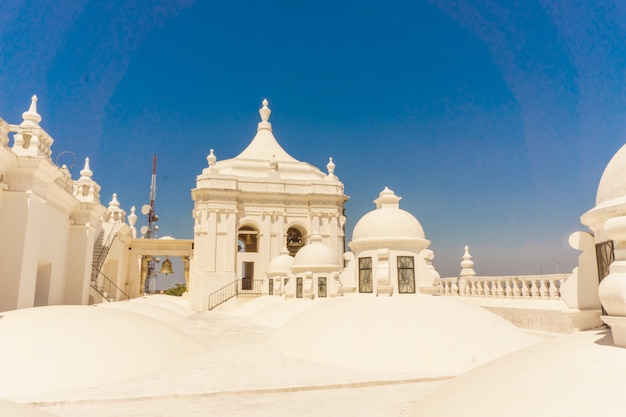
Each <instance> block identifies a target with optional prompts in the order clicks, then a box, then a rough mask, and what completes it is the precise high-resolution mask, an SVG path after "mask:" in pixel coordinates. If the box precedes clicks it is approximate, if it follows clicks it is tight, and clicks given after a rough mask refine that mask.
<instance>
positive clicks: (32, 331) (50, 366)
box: [0, 303, 202, 398]
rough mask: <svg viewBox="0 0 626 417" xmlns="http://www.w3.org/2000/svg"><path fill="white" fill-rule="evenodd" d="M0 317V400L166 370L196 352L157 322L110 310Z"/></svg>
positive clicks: (30, 311) (195, 345)
mask: <svg viewBox="0 0 626 417" xmlns="http://www.w3.org/2000/svg"><path fill="white" fill-rule="evenodd" d="M127 304H128V306H132V305H133V304H134V303H127ZM141 310H142V312H145V311H144V310H145V309H143V308H142V309H141ZM151 314H152V312H151ZM2 316H3V317H2V318H0V340H2V343H0V369H1V370H2V378H0V397H9V398H16V397H19V396H22V395H24V396H30V395H32V394H34V393H38V392H42V393H43V392H51V391H55V390H66V389H74V388H79V387H81V388H84V387H89V386H97V385H100V384H105V383H110V382H115V381H118V380H123V379H128V378H131V377H136V376H137V375H141V374H146V373H150V372H155V371H161V370H164V369H167V368H169V367H171V366H174V365H176V364H177V362H180V361H184V360H187V359H189V358H192V357H194V356H195V355H196V354H198V353H200V352H201V350H202V346H201V345H200V343H199V342H197V341H196V340H194V339H193V338H192V337H190V336H189V335H187V334H186V333H183V332H182V331H180V330H178V329H176V328H174V327H171V326H169V325H167V324H165V323H164V322H162V321H159V320H155V319H154V318H149V317H146V316H145V315H143V314H136V313H133V312H129V311H122V310H117V309H113V308H101V307H95V306H91V307H87V306H50V307H37V308H27V309H21V310H15V311H10V312H6V313H2Z"/></svg>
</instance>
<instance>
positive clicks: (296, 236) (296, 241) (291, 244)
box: [286, 227, 304, 256]
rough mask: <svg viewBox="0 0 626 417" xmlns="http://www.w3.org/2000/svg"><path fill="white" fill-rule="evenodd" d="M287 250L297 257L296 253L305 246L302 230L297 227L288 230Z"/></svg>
mask: <svg viewBox="0 0 626 417" xmlns="http://www.w3.org/2000/svg"><path fill="white" fill-rule="evenodd" d="M286 246H287V250H288V251H289V255H291V256H296V253H298V251H299V250H300V248H302V246H304V241H303V239H302V232H301V231H300V229H297V228H295V227H290V228H289V229H288V230H287V241H286Z"/></svg>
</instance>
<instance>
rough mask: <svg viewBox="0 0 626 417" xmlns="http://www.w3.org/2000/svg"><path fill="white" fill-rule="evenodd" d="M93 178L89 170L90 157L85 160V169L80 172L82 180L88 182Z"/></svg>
mask: <svg viewBox="0 0 626 417" xmlns="http://www.w3.org/2000/svg"><path fill="white" fill-rule="evenodd" d="M92 176H93V172H92V171H91V169H90V168H89V157H87V158H85V167H84V168H83V169H81V171H80V179H81V180H88V179H90V178H91V177H92Z"/></svg>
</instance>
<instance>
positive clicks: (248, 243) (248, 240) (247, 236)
mask: <svg viewBox="0 0 626 417" xmlns="http://www.w3.org/2000/svg"><path fill="white" fill-rule="evenodd" d="M246 245H252V238H251V237H250V233H248V234H247V235H246Z"/></svg>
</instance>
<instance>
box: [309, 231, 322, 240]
mask: <svg viewBox="0 0 626 417" xmlns="http://www.w3.org/2000/svg"><path fill="white" fill-rule="evenodd" d="M310 241H311V243H314V242H321V241H322V236H321V235H320V234H319V232H317V231H314V232H313V233H312V234H311V239H310Z"/></svg>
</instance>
